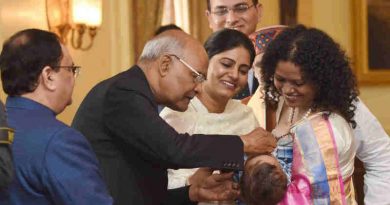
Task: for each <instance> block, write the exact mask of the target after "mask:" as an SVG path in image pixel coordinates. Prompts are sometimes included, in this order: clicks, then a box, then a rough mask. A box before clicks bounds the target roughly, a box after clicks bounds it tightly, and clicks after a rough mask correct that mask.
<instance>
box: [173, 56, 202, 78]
mask: <svg viewBox="0 0 390 205" xmlns="http://www.w3.org/2000/svg"><path fill="white" fill-rule="evenodd" d="M168 56H173V57H175V58H176V59H177V60H179V61H180V62H181V63H183V64H184V65H185V66H186V67H187V68H189V69H190V70H191V71H192V72H193V73H194V74H195V79H194V81H195V83H202V82H203V81H205V80H206V77H205V76H204V75H203V74H202V73H199V72H198V71H196V70H195V68H193V67H192V66H190V64H188V63H187V62H185V61H184V60H183V59H181V58H179V57H178V56H177V55H175V54H169V55H168Z"/></svg>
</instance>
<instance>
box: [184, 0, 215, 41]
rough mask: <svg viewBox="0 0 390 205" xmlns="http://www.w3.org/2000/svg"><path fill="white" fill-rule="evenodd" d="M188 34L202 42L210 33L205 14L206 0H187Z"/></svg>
mask: <svg viewBox="0 0 390 205" xmlns="http://www.w3.org/2000/svg"><path fill="white" fill-rule="evenodd" d="M188 3H189V4H188V5H189V13H190V15H189V21H190V23H189V30H190V34H191V35H192V36H193V37H195V38H196V39H198V40H199V41H200V42H202V43H204V42H205V41H206V39H207V37H209V36H210V34H211V33H212V31H211V29H210V28H209V22H208V21H207V17H206V15H205V12H206V9H207V2H206V1H205V0H188Z"/></svg>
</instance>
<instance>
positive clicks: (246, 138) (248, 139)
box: [240, 127, 276, 155]
mask: <svg viewBox="0 0 390 205" xmlns="http://www.w3.org/2000/svg"><path fill="white" fill-rule="evenodd" d="M240 138H241V140H242V142H243V143H244V152H245V153H246V154H248V155H256V154H269V153H271V152H272V151H273V150H274V149H275V147H276V139H275V137H274V136H273V135H272V134H271V133H270V132H268V131H266V130H264V129H263V128H261V127H258V128H256V129H254V130H253V131H252V132H250V133H249V134H247V135H242V136H240Z"/></svg>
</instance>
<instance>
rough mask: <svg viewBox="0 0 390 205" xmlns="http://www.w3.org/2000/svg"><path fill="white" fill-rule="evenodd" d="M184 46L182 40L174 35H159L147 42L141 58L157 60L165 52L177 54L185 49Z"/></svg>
mask: <svg viewBox="0 0 390 205" xmlns="http://www.w3.org/2000/svg"><path fill="white" fill-rule="evenodd" d="M183 46H184V45H183V43H182V41H180V40H179V39H178V38H175V37H174V36H171V35H165V36H159V37H156V38H154V39H152V40H150V41H148V42H147V43H146V45H145V47H144V49H143V51H142V54H141V56H140V60H141V61H142V60H155V59H157V58H158V57H160V56H161V55H164V54H176V53H177V52H181V51H182V50H183Z"/></svg>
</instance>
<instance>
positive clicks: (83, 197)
mask: <svg viewBox="0 0 390 205" xmlns="http://www.w3.org/2000/svg"><path fill="white" fill-rule="evenodd" d="M0 69H1V80H2V83H3V89H4V91H5V92H6V93H7V94H8V98H7V101H6V108H7V109H6V110H7V116H8V124H9V126H10V127H12V128H13V129H14V130H15V136H14V142H13V144H12V154H13V162H14V166H15V179H14V180H13V181H12V183H11V184H10V185H9V186H8V187H7V189H6V190H5V191H2V192H0V204H14V205H18V204H30V205H35V204H36V205H49V204H63V205H66V204H68V205H71V204H72V205H74V204H85V205H88V204H90V205H96V204H102V205H106V204H107V205H108V204H112V198H111V197H110V196H109V195H108V191H107V189H106V185H105V183H104V181H103V179H102V176H101V174H100V171H99V165H98V161H97V159H96V156H95V154H94V152H93V151H92V148H91V146H90V145H89V143H88V141H87V140H86V139H85V138H84V136H82V135H81V134H80V132H78V131H76V130H75V129H72V128H70V127H69V126H67V125H65V124H64V123H62V122H60V121H58V120H57V119H56V115H57V114H59V113H61V112H62V111H63V110H64V109H65V107H66V106H68V105H69V104H70V103H71V102H72V92H73V87H74V83H75V78H76V76H77V73H78V69H79V67H78V66H75V65H74V63H73V60H72V58H71V56H70V55H69V52H68V50H67V49H66V48H65V47H64V46H63V45H61V43H60V41H59V38H58V37H57V36H56V35H55V34H54V33H51V32H48V31H43V30H38V29H27V30H23V31H20V32H18V33H16V34H15V35H13V36H11V38H10V39H8V40H7V41H6V42H5V43H4V46H3V49H2V52H1V54H0Z"/></svg>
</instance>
